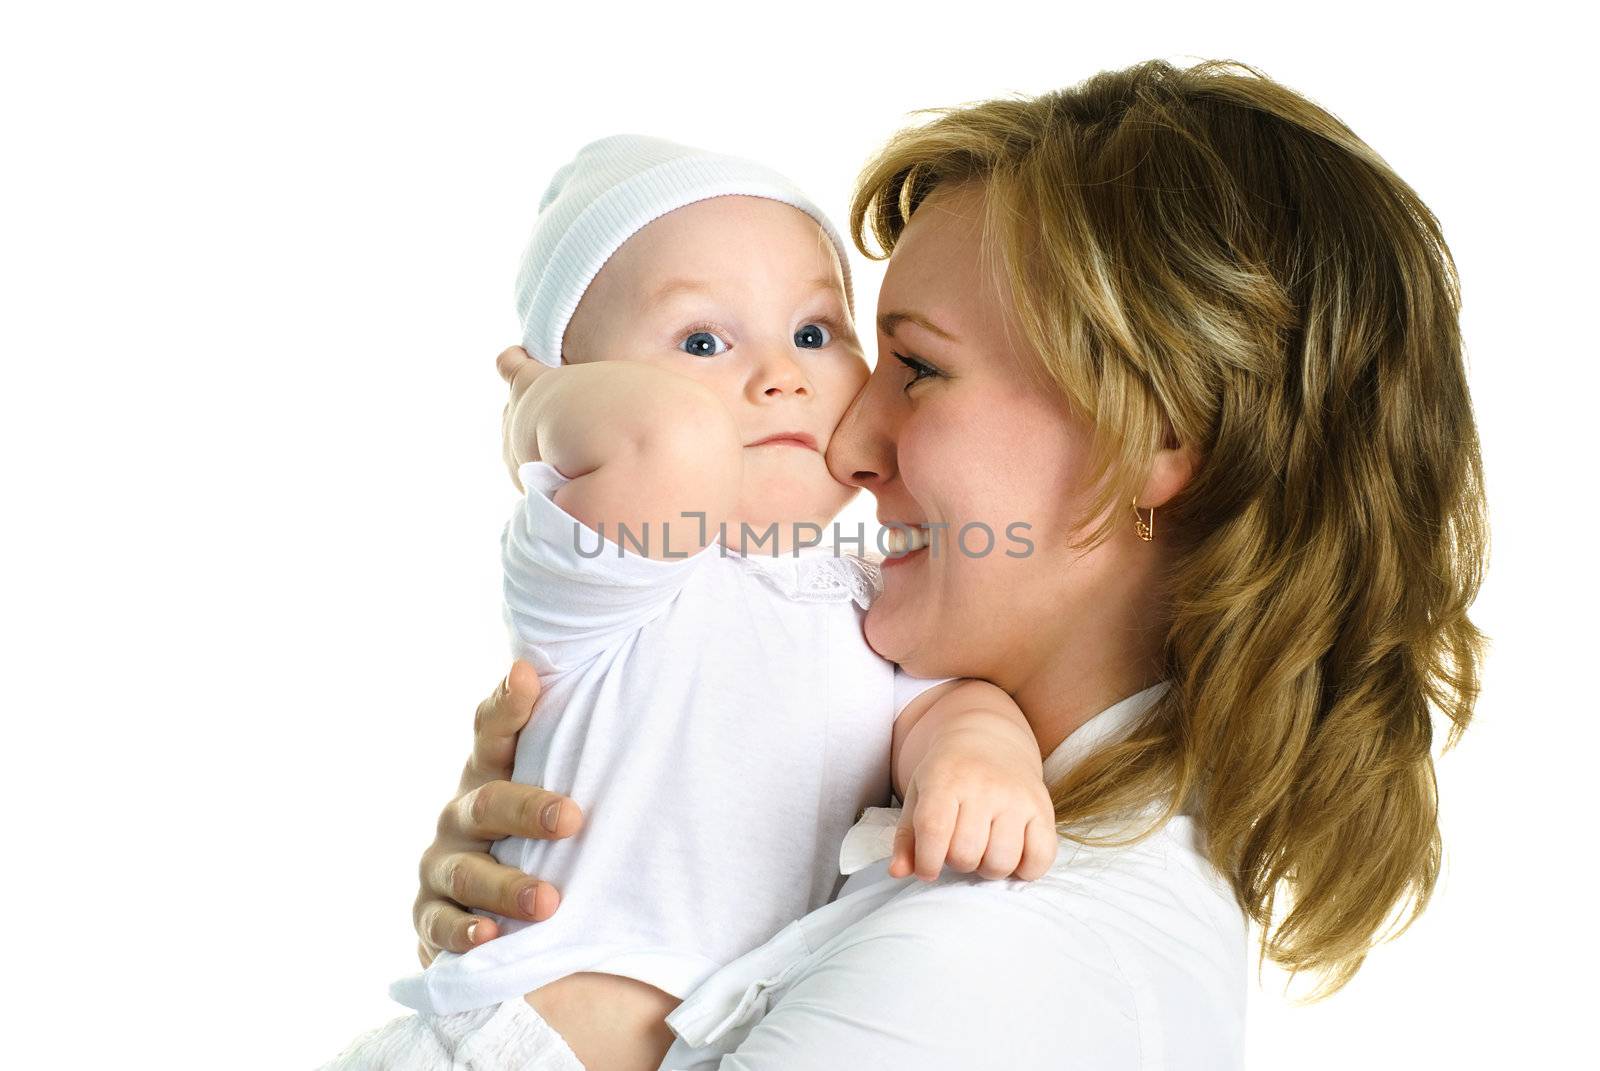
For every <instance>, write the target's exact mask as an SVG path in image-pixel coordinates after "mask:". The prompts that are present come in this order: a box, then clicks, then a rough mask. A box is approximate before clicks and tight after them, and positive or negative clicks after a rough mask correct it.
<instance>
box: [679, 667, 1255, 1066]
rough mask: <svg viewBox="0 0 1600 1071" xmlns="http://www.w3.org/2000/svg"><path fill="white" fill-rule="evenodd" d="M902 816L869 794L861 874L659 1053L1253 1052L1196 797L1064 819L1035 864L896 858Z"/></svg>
mask: <svg viewBox="0 0 1600 1071" xmlns="http://www.w3.org/2000/svg"><path fill="white" fill-rule="evenodd" d="M1167 686H1168V682H1166V681H1162V682H1159V683H1157V684H1155V685H1152V686H1151V687H1149V688H1146V689H1145V690H1144V691H1141V692H1138V693H1136V694H1134V695H1131V696H1128V697H1127V698H1125V699H1123V700H1121V701H1120V702H1117V703H1114V704H1112V705H1111V706H1110V707H1108V708H1107V709H1105V710H1104V711H1102V712H1101V713H1099V714H1098V715H1096V716H1095V717H1093V718H1091V719H1090V720H1089V721H1087V722H1085V723H1084V724H1083V725H1081V726H1080V727H1079V728H1078V729H1077V730H1076V731H1075V732H1073V733H1072V734H1071V735H1070V736H1068V737H1067V739H1066V740H1064V741H1063V742H1062V743H1061V745H1060V746H1059V747H1058V748H1056V750H1055V751H1053V752H1052V753H1051V754H1050V756H1049V758H1048V759H1047V760H1046V761H1045V768H1044V772H1045V778H1046V780H1047V781H1051V782H1053V781H1054V780H1055V779H1057V778H1059V777H1060V776H1061V774H1062V773H1063V772H1064V771H1065V770H1066V769H1067V768H1069V767H1070V766H1071V765H1072V764H1073V763H1074V762H1075V761H1078V760H1079V759H1080V758H1081V757H1082V756H1083V755H1084V754H1086V753H1088V752H1089V750H1090V749H1091V748H1092V747H1094V746H1095V745H1097V744H1099V743H1100V742H1102V741H1104V740H1107V739H1110V738H1113V737H1114V736H1115V735H1117V734H1119V733H1121V732H1125V731H1127V729H1129V728H1130V727H1131V726H1132V725H1133V724H1135V723H1136V722H1137V721H1138V720H1139V718H1140V716H1141V715H1143V714H1144V712H1145V711H1146V710H1147V709H1148V708H1149V706H1150V705H1151V704H1152V703H1154V702H1155V701H1156V700H1157V699H1159V698H1160V696H1161V694H1162V693H1163V692H1164V691H1165V689H1166V688H1167ZM898 818H899V810H898V809H896V808H884V807H869V808H867V810H866V812H865V813H864V815H863V817H862V818H861V820H860V821H859V822H857V823H856V825H855V826H853V827H852V828H851V829H850V831H849V833H848V834H847V835H846V837H845V840H844V843H843V845H842V846H841V849H840V869H841V871H843V872H844V873H848V874H850V877H849V879H848V880H847V881H846V882H845V883H844V885H843V887H842V888H841V889H840V890H839V894H838V896H837V898H836V899H835V900H834V901H833V902H832V903H829V904H826V905H824V906H823V907H820V908H818V909H816V910H815V911H812V912H811V913H810V914H809V915H806V916H805V917H803V918H800V919H797V920H795V921H794V922H791V923H790V924H789V925H788V926H786V927H785V928H784V929H783V930H781V931H779V933H778V934H777V935H776V936H775V937H774V938H772V940H770V941H768V942H767V943H766V944H764V945H761V946H760V947H758V948H756V949H754V950H753V951H751V952H749V953H747V954H745V955H744V956H742V957H740V958H739V959H737V960H734V961H733V962H732V963H730V964H728V965H727V966H725V967H723V968H722V969H721V970H719V971H718V972H717V973H715V974H713V975H712V976H711V977H710V978H709V979H707V980H706V981H705V982H704V983H703V984H702V985H701V986H700V987H699V988H698V989H696V990H695V991H694V992H693V993H691V994H690V995H689V997H688V999H686V1000H685V1001H684V1002H683V1003H682V1004H681V1005H680V1006H679V1007H678V1008H677V1009H676V1010H674V1011H673V1012H672V1014H671V1015H669V1016H668V1017H667V1023H668V1025H670V1026H671V1027H672V1029H673V1030H674V1031H675V1032H676V1033H677V1035H678V1040H677V1042H676V1043H675V1044H674V1045H673V1047H672V1049H671V1050H670V1051H669V1052H668V1053H667V1055H666V1057H665V1059H664V1060H663V1061H662V1063H661V1067H662V1069H663V1071H666V1069H671V1071H705V1069H708V1068H722V1069H723V1071H733V1069H742V1071H806V1069H810V1068H816V1069H819V1071H821V1069H827V1071H835V1069H838V1068H855V1067H860V1068H868V1067H871V1068H880V1067H881V1068H902V1067H903V1068H912V1067H915V1068H919V1069H923V1071H941V1069H949V1071H957V1069H960V1071H972V1069H975V1068H983V1069H987V1068H1006V1069H1016V1071H1026V1069H1031V1068H1040V1069H1043V1068H1051V1069H1059V1068H1064V1067H1071V1068H1086V1069H1094V1071H1123V1069H1126V1071H1134V1069H1140V1071H1155V1069H1158V1068H1159V1069H1171V1068H1182V1069H1200V1068H1207V1069H1217V1068H1237V1067H1241V1066H1242V1065H1243V1060H1244V1056H1243V1053H1244V1009H1245V994H1246V984H1247V978H1248V971H1247V962H1246V961H1247V953H1246V939H1247V936H1248V926H1247V922H1246V919H1245V916H1244V913H1243V911H1242V910H1241V909H1240V907H1239V906H1238V904H1237V902H1236V901H1235V900H1234V898H1233V893H1232V891H1231V889H1230V888H1229V886H1228V884H1227V882H1226V881H1225V880H1224V879H1223V877H1222V875H1221V874H1219V873H1218V872H1217V871H1216V870H1215V868H1213V867H1212V866H1211V865H1210V863H1209V862H1207V861H1206V859H1205V858H1204V856H1203V854H1202V853H1201V849H1200V844H1199V841H1198V830H1197V827H1196V823H1195V818H1194V816H1193V815H1192V814H1182V815H1178V816H1176V817H1174V818H1172V819H1171V820H1170V821H1168V823H1167V824H1166V825H1165V826H1163V827H1162V828H1161V829H1160V830H1159V831H1158V832H1157V833H1155V834H1153V835H1152V836H1150V837H1148V838H1146V839H1145V840H1143V841H1141V842H1139V843H1138V844H1135V845H1132V846H1130V847H1122V848H1092V847H1085V846H1083V845H1080V844H1078V843H1076V842H1075V841H1072V840H1069V839H1067V838H1065V837H1063V838H1062V840H1061V848H1060V851H1059V852H1058V854H1057V856H1056V861H1055V864H1054V865H1053V866H1052V867H1051V869H1050V871H1049V872H1048V873H1047V874H1045V875H1044V876H1043V877H1041V878H1039V879H1038V880H1036V881H1031V882H1030V881H1021V880H1016V879H1009V878H1007V879H1001V880H987V879H984V878H980V877H978V876H977V875H975V874H961V873H958V872H955V871H951V870H949V869H948V868H947V869H946V870H945V871H944V872H943V873H942V874H941V875H940V876H939V878H938V879H937V880H935V881H933V882H923V881H921V880H919V879H918V878H916V877H915V876H914V875H912V876H907V877H904V878H898V879H896V878H890V877H889V876H888V873H887V872H888V855H889V849H890V846H891V845H892V843H893V837H894V827H895V824H896V822H897V821H898ZM1114 828H1117V827H1114V826H1111V825H1103V826H1100V827H1098V829H1097V830H1096V832H1105V831H1107V830H1110V829H1114Z"/></svg>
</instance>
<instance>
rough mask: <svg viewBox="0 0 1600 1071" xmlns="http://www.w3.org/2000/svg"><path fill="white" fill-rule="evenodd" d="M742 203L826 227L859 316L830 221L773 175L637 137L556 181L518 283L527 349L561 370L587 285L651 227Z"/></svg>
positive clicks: (584, 160)
mask: <svg viewBox="0 0 1600 1071" xmlns="http://www.w3.org/2000/svg"><path fill="white" fill-rule="evenodd" d="M730 194H742V195H745V196H749V197H765V198H768V199H770V200H774V201H781V202H783V203H784V204H787V205H792V206H793V207H795V208H798V209H799V210H800V211H802V212H804V213H806V214H807V215H808V216H810V217H811V218H812V219H815V220H816V221H817V223H819V224H820V225H821V226H822V229H823V232H824V233H825V234H827V236H828V240H829V241H831V242H832V243H833V247H834V249H835V250H836V251H837V252H838V254H839V269H840V271H841V272H842V273H843V276H844V294H845V302H846V304H847V305H848V306H849V308H850V314H851V315H852V316H854V315H855V299H854V296H853V294H852V291H851V287H850V256H849V253H848V251H847V249H846V247H845V243H844V239H843V238H842V237H840V235H839V231H838V230H837V229H836V228H835V227H834V225H833V223H832V222H831V221H830V220H829V219H828V217H827V215H826V214H825V213H824V212H823V211H822V210H821V209H820V208H818V207H817V206H816V205H815V204H813V203H812V202H811V199H810V198H809V197H807V196H806V195H805V193H804V192H802V191H801V190H800V188H799V187H798V186H796V185H795V184H794V183H793V182H791V181H789V179H787V178H785V177H784V176H783V175H781V174H779V173H778V172H777V171H774V170H773V169H772V168H770V167H767V166H765V165H763V164H758V163H756V162H754V161H752V160H745V159H741V158H739V157H735V156H726V155H722V154H720V153H712V152H707V151H705V150H703V149H697V148H694V147H692V146H688V145H680V144H678V143H676V142H671V141H666V140H663V139H661V138H651V137H645V136H643V135H639V134H615V135H613V136H611V137H608V138H601V139H600V140H599V141H594V142H590V143H589V144H588V145H585V146H584V147H583V148H582V149H579V150H578V154H577V155H576V156H575V157H574V158H573V159H572V160H570V161H569V162H568V163H566V164H565V165H563V166H562V168H561V169H560V170H559V171H557V172H556V173H555V175H554V176H553V177H552V178H551V179H550V185H549V186H548V187H547V188H546V189H545V191H544V196H543V197H541V198H540V199H539V217H538V219H537V220H536V221H535V223H534V227H533V235H532V236H531V237H530V238H529V239H528V244H527V247H526V248H525V249H524V251H523V254H522V265H521V268H520V269H519V271H518V273H517V292H516V299H517V318H518V319H519V320H520V321H521V323H522V345H523V348H524V349H526V350H527V351H528V352H529V353H530V354H532V355H533V357H534V358H535V359H536V360H539V361H543V362H544V363H545V364H548V365H552V366H555V365H559V364H560V363H561V340H562V337H563V336H564V335H565V334H566V331H567V324H568V322H569V321H571V319H572V314H573V313H574V312H576V311H577V308H578V302H579V301H580V300H581V299H582V298H583V292H584V291H585V290H587V289H588V288H589V283H590V282H591V281H593V279H594V277H595V276H596V275H597V274H599V271H600V269H601V268H602V267H603V266H604V265H605V262H606V261H607V260H609V259H610V257H611V254H613V253H615V252H616V251H617V250H618V249H619V248H621V246H622V243H623V242H626V241H627V240H628V238H629V237H630V236H631V235H632V234H633V233H634V232H635V231H637V230H639V229H640V228H641V227H643V226H645V224H647V223H649V222H650V221H651V220H653V219H656V218H657V217H659V216H664V215H666V214H667V213H668V212H671V211H672V210H673V209H675V208H682V207H683V206H684V205H687V204H693V203H694V202H695V201H703V200H705V199H706V198H708V197H724V196H727V195H730Z"/></svg>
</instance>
